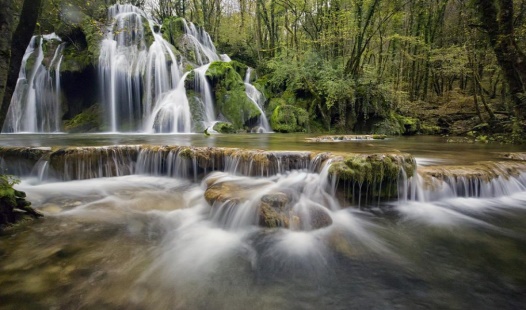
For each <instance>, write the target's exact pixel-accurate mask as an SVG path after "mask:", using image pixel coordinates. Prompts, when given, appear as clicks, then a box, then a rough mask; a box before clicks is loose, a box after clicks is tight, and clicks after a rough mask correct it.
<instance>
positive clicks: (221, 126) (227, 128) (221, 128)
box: [213, 122, 236, 133]
mask: <svg viewBox="0 0 526 310" xmlns="http://www.w3.org/2000/svg"><path fill="white" fill-rule="evenodd" d="M213 129H214V130H215V131H217V132H219V133H236V129H235V128H234V126H233V125H232V124H231V123H227V122H217V123H215V125H214V128H213Z"/></svg>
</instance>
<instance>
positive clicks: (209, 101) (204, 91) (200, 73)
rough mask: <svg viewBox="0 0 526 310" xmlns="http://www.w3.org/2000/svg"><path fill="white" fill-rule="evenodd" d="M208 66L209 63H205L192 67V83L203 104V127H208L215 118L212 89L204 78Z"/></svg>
mask: <svg viewBox="0 0 526 310" xmlns="http://www.w3.org/2000/svg"><path fill="white" fill-rule="evenodd" d="M208 67H210V64H206V65H203V66H201V67H199V68H197V69H194V73H195V78H194V85H195V90H196V91H198V92H199V93H200V94H201V102H202V104H203V107H202V108H203V111H204V116H205V117H204V126H203V127H205V128H207V127H209V126H210V125H211V124H212V123H213V122H214V121H215V120H216V116H215V112H214V99H213V98H212V90H211V89H210V84H209V83H208V80H207V79H206V71H207V70H208Z"/></svg>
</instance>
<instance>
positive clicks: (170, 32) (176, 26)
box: [161, 16, 184, 45]
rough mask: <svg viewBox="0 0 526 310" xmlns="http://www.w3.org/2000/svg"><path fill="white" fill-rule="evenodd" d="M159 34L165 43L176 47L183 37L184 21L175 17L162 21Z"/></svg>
mask: <svg viewBox="0 0 526 310" xmlns="http://www.w3.org/2000/svg"><path fill="white" fill-rule="evenodd" d="M161 33H162V35H163V38H164V39H165V40H166V41H168V42H170V44H172V45H177V44H178V43H179V42H180V41H181V38H182V36H183V35H184V19H183V18H182V17H175V16H172V17H169V18H166V19H164V20H163V25H162V28H161Z"/></svg>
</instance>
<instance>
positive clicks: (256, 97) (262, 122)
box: [244, 67, 272, 132]
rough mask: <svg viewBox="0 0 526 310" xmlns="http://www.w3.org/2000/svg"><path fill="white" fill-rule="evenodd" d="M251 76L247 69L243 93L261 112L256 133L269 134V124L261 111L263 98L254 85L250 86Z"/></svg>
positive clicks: (249, 70)
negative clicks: (244, 92)
mask: <svg viewBox="0 0 526 310" xmlns="http://www.w3.org/2000/svg"><path fill="white" fill-rule="evenodd" d="M251 74H252V68H250V67H249V68H247V73H246V74H245V80H244V83H245V91H246V93H247V97H248V98H249V99H250V101H252V102H253V103H254V106H255V107H256V108H257V109H258V110H259V112H261V116H260V117H259V123H258V124H257V125H256V128H257V132H271V131H272V129H271V128H270V124H269V122H268V119H267V116H266V115H265V111H264V110H263V108H264V104H265V96H263V94H262V93H261V92H260V91H259V90H257V88H256V87H254V85H252V84H250V77H251Z"/></svg>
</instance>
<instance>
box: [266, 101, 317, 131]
mask: <svg viewBox="0 0 526 310" xmlns="http://www.w3.org/2000/svg"><path fill="white" fill-rule="evenodd" d="M270 126H271V127H272V130H274V131H276V132H307V130H308V128H309V114H308V113H307V111H305V110H303V109H302V108H298V107H295V106H291V105H281V106H278V107H276V108H275V109H274V112H272V116H271V118H270Z"/></svg>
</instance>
